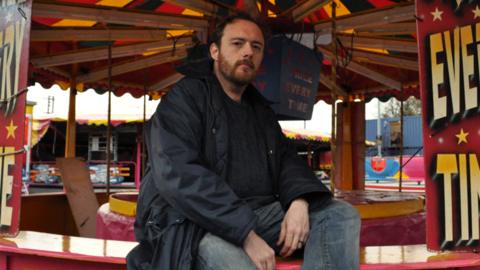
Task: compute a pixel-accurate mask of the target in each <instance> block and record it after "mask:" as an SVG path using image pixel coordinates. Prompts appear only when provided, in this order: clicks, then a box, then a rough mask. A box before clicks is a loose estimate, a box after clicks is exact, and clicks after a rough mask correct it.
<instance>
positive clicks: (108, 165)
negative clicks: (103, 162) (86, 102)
mask: <svg viewBox="0 0 480 270" xmlns="http://www.w3.org/2000/svg"><path fill="white" fill-rule="evenodd" d="M111 103H112V45H111V44H110V45H108V114H107V179H106V181H107V200H108V198H109V197H110V152H111V149H110V144H111V141H112V138H111V137H112V130H111V125H110V124H111V121H112V119H111V118H112V104H111Z"/></svg>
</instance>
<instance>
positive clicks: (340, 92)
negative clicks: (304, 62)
mask: <svg viewBox="0 0 480 270" xmlns="http://www.w3.org/2000/svg"><path fill="white" fill-rule="evenodd" d="M320 83H321V84H323V85H325V86H326V87H327V88H328V89H330V91H332V92H334V93H335V94H336V95H339V96H348V93H347V91H346V90H345V89H343V88H342V87H341V86H339V85H337V84H334V83H333V81H332V79H330V77H328V76H327V75H325V74H323V73H320Z"/></svg>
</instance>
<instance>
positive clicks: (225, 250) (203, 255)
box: [196, 233, 255, 270]
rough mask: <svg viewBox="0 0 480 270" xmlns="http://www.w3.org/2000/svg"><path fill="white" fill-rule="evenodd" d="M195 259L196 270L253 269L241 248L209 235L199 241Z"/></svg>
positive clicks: (253, 266)
mask: <svg viewBox="0 0 480 270" xmlns="http://www.w3.org/2000/svg"><path fill="white" fill-rule="evenodd" d="M197 257H198V258H197V267H196V269H197V270H213V269H224V270H236V269H247V270H248V269H255V265H254V264H253V263H252V261H251V260H250V258H249V257H248V255H247V254H246V253H245V252H244V251H243V249H242V248H240V247H237V246H235V245H233V244H231V243H229V242H227V241H225V240H223V239H221V238H220V237H218V236H215V235H212V234H210V233H207V234H206V235H205V236H204V237H203V239H202V240H201V241H200V244H199V246H198V254H197Z"/></svg>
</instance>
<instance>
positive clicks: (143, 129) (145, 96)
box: [140, 86, 147, 178]
mask: <svg viewBox="0 0 480 270" xmlns="http://www.w3.org/2000/svg"><path fill="white" fill-rule="evenodd" d="M146 121H147V87H146V86H145V90H144V93H143V122H142V144H141V145H142V175H141V177H143V176H144V175H145V160H146V156H145V147H146V144H145V122H146ZM141 177H140V178H141Z"/></svg>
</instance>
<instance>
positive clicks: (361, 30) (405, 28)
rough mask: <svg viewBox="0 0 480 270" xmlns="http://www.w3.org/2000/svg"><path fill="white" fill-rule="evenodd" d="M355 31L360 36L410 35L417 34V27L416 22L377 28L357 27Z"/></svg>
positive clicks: (385, 25) (391, 24) (377, 26)
mask: <svg viewBox="0 0 480 270" xmlns="http://www.w3.org/2000/svg"><path fill="white" fill-rule="evenodd" d="M355 31H356V32H357V33H358V34H359V35H364V34H368V35H384V36H388V35H390V36H394V35H410V34H414V33H416V31H417V25H416V23H415V22H402V23H390V24H384V25H376V26H367V27H355Z"/></svg>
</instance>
